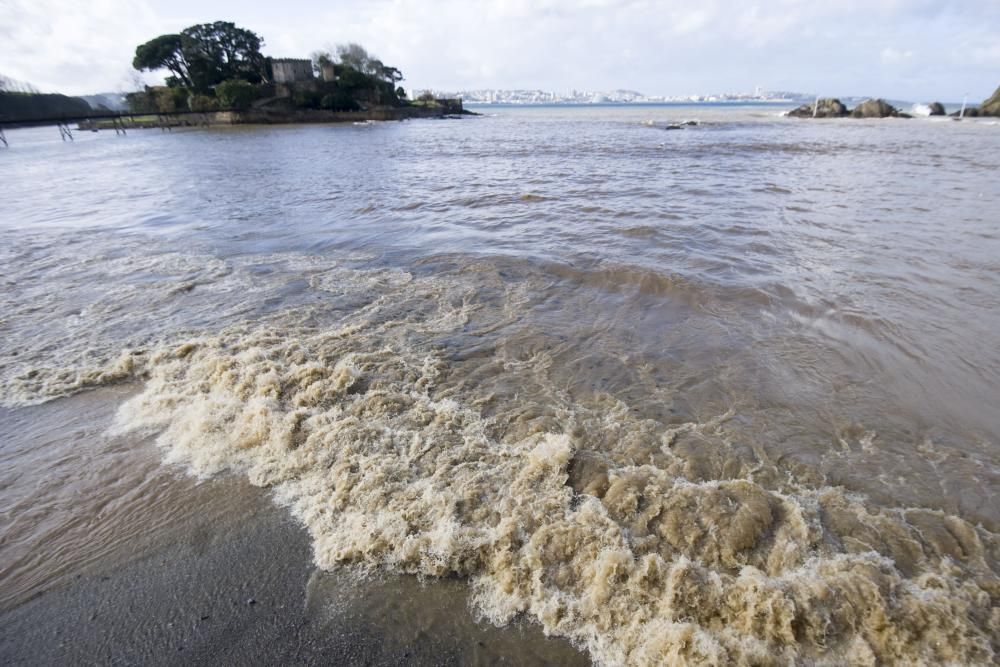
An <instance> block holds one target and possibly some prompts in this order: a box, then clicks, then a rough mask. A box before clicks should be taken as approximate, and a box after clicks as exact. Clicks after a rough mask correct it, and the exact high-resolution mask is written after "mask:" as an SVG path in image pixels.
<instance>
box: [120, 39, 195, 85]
mask: <svg viewBox="0 0 1000 667" xmlns="http://www.w3.org/2000/svg"><path fill="white" fill-rule="evenodd" d="M132 67H134V68H136V69H137V70H140V71H142V70H149V71H152V70H157V69H166V70H169V71H170V73H171V74H173V78H174V80H175V81H176V82H178V83H179V84H180V85H181V86H183V87H185V88H190V87H191V79H190V78H189V77H188V72H187V70H188V64H187V62H186V61H185V60H184V54H183V52H182V50H181V36H180V35H160V36H159V37H154V38H153V39H151V40H149V41H148V42H146V43H145V44H140V45H139V46H137V47H136V48H135V58H133V59H132Z"/></svg>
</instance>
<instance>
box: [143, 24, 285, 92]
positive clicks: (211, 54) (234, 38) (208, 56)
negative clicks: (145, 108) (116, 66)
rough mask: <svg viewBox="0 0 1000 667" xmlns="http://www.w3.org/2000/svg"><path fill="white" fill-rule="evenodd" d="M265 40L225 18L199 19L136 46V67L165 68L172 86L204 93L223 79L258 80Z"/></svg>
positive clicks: (261, 70)
mask: <svg viewBox="0 0 1000 667" xmlns="http://www.w3.org/2000/svg"><path fill="white" fill-rule="evenodd" d="M263 45H264V41H263V40H262V39H261V38H260V37H259V36H258V35H257V34H255V33H253V32H251V31H249V30H246V29H244V28H238V27H236V25H235V24H233V23H229V22H226V21H216V22H215V23H202V24H199V25H193V26H191V27H190V28H185V29H184V30H183V31H181V33H180V34H177V35H160V36H159V37H156V38H154V39H151V40H150V41H148V42H146V43H145V44H140V45H139V46H138V47H136V49H135V58H134V59H133V60H132V66H133V67H135V68H136V69H137V70H157V69H166V70H168V71H169V72H170V73H171V75H172V76H170V77H169V78H168V79H167V86H168V87H171V88H187V89H189V90H192V91H194V92H197V93H202V94H207V93H208V92H210V91H211V90H212V87H213V86H216V85H218V84H220V83H222V82H223V81H227V80H234V79H235V80H241V81H246V82H248V83H260V82H261V81H263V80H264V78H265V75H266V69H265V65H266V61H265V58H264V56H262V55H261V53H260V47H261V46H263Z"/></svg>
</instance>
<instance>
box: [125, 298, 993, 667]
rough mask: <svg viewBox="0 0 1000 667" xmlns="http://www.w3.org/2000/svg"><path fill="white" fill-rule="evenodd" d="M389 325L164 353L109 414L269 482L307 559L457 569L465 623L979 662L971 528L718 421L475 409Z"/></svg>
mask: <svg viewBox="0 0 1000 667" xmlns="http://www.w3.org/2000/svg"><path fill="white" fill-rule="evenodd" d="M441 315H442V313H436V314H435V318H432V319H429V320H424V321H423V322H422V324H421V325H422V326H431V327H434V326H450V325H445V324H442V323H443V322H446V321H447V320H448V317H455V316H456V315H455V314H454V313H451V314H449V315H448V317H446V318H445V319H444V320H442V319H441V318H440V316H441ZM459 319H461V317H460V316H459ZM401 326H402V325H401V323H400V322H399V321H393V320H388V321H384V320H380V319H379V318H373V319H372V320H370V321H368V322H364V323H360V322H359V323H357V324H354V325H349V326H346V327H345V328H343V329H340V330H333V331H325V332H323V331H307V330H303V331H298V332H292V331H288V330H284V331H280V332H278V331H274V330H269V329H257V330H247V329H240V330H234V331H230V332H227V333H225V334H223V335H221V336H219V337H213V338H206V339H202V340H199V341H196V342H195V343H194V344H195V345H196V347H195V348H193V349H192V348H191V347H190V346H187V347H184V348H183V349H182V348H165V349H162V350H159V351H158V352H157V353H155V354H153V355H152V356H151V357H150V359H149V361H148V363H147V366H146V372H147V373H148V376H149V379H148V380H147V384H146V388H145V390H144V391H143V392H142V394H140V395H139V396H137V397H136V398H134V399H132V400H131V401H129V402H128V403H126V404H125V405H124V406H123V408H122V410H121V412H120V423H121V425H122V427H123V428H150V427H152V428H162V429H163V433H162V435H161V436H160V438H159V442H160V443H161V445H162V446H163V448H164V451H165V454H166V458H167V460H168V461H170V462H175V463H183V464H185V465H187V466H189V467H190V469H191V470H192V471H193V472H194V473H196V474H198V475H211V474H214V473H217V472H220V471H223V470H237V471H242V472H245V473H246V474H247V475H248V476H249V479H250V480H251V482H252V483H254V484H257V485H262V486H268V487H272V488H273V489H274V492H275V496H276V498H277V499H278V500H279V502H281V503H283V504H286V505H287V506H289V507H290V508H291V510H292V512H293V514H294V515H295V516H296V517H297V518H298V519H299V520H301V521H302V522H303V523H304V524H305V526H306V527H307V529H308V530H309V533H310V535H311V537H312V540H313V547H314V557H315V560H316V563H317V564H318V565H319V566H320V567H322V568H327V569H333V568H336V567H338V566H340V565H343V564H353V565H358V566H361V567H367V568H372V569H373V570H378V569H387V570H389V571H394V572H403V573H412V574H419V575H426V576H451V575H459V576H462V577H467V578H469V579H470V580H471V582H472V586H473V590H474V592H475V594H474V601H475V607H476V609H477V610H478V612H479V613H481V614H483V615H485V616H486V617H487V618H489V619H491V620H493V621H494V622H496V623H501V624H502V623H505V622H508V621H509V620H511V619H512V618H514V617H515V616H516V615H517V614H519V613H522V612H526V613H528V614H529V615H531V616H532V617H534V618H536V619H537V620H538V621H539V622H540V623H541V624H542V626H543V627H544V628H545V631H546V632H547V633H550V634H553V635H556V636H563V637H567V638H570V639H571V640H572V641H574V642H575V643H576V644H577V645H579V646H581V647H585V648H586V649H587V650H588V651H589V652H590V654H591V656H592V657H593V658H594V659H595V660H596V661H597V662H599V663H602V664H621V663H626V662H628V663H633V664H647V663H648V664H652V663H658V662H662V661H670V660H679V659H686V660H691V661H695V662H702V663H710V664H727V663H731V662H751V663H760V664H770V663H781V662H787V661H793V662H795V661H814V662H818V663H824V664H825V663H829V664H834V663H842V662H844V661H848V662H851V663H856V664H864V663H871V664H874V663H877V662H948V661H953V662H963V663H979V664H986V663H989V662H990V661H991V660H992V659H993V656H994V655H995V651H996V646H995V642H996V637H997V630H998V621H1000V615H998V614H997V606H996V600H997V595H998V593H1000V580H998V578H997V576H996V574H995V572H994V570H993V569H992V568H993V567H994V565H995V562H996V561H995V556H996V550H997V541H996V537H995V536H994V535H993V534H992V533H989V532H988V531H986V530H985V529H982V528H979V527H977V526H974V525H972V524H970V523H968V522H966V521H964V520H962V519H960V518H958V517H956V516H949V515H947V514H945V513H943V512H940V511H930V510H922V509H919V508H913V509H906V508H884V507H878V506H875V505H873V504H871V503H869V502H868V501H867V500H866V499H865V498H864V497H863V496H852V495H851V494H848V493H846V492H845V491H844V490H843V489H839V488H836V487H828V486H819V487H811V486H809V485H808V484H803V483H800V482H798V481H796V480H795V479H793V478H789V477H787V475H786V473H785V472H784V471H781V470H779V469H777V468H776V467H775V466H774V465H773V464H769V463H767V462H765V461H762V460H759V459H755V458H754V457H753V456H752V455H746V454H742V455H741V454H739V453H738V450H735V449H734V448H732V447H731V446H730V445H729V444H728V443H727V442H726V441H725V431H724V429H723V428H722V426H723V424H724V423H725V421H726V419H727V418H728V416H729V415H722V416H720V417H719V418H717V419H715V420H707V421H705V422H702V423H687V424H683V425H679V426H674V427H671V428H665V427H663V426H662V425H658V424H656V423H653V422H650V421H649V420H638V419H634V418H632V417H631V416H630V413H629V410H628V408H627V406H624V405H618V406H611V410H610V411H609V412H605V413H603V414H601V413H596V412H589V411H588V410H586V409H585V408H584V407H583V406H572V405H570V406H568V407H567V409H568V410H574V412H573V413H567V414H564V415H563V419H564V423H567V424H568V427H567V428H566V429H565V431H564V432H553V431H551V430H549V429H548V428H546V424H547V422H546V421H545V420H544V419H543V420H538V419H536V418H535V417H536V416H537V415H532V414H531V412H532V411H531V410H529V411H528V412H527V413H524V412H519V413H518V414H508V415H504V416H494V417H492V418H490V419H487V418H484V417H483V415H482V414H481V413H480V412H479V411H477V410H476V409H475V408H474V407H472V406H473V405H474V404H475V403H476V401H477V400H480V399H477V398H476V397H475V396H467V397H462V398H463V400H461V401H460V400H457V399H458V398H459V397H458V396H457V395H455V394H454V393H453V392H452V391H450V390H449V377H448V366H447V364H445V362H444V361H443V360H442V359H441V358H440V357H437V356H435V355H434V354H429V353H426V352H415V351H412V350H406V349H402V348H398V347H397V348H393V347H392V346H391V345H390V344H389V341H390V340H396V341H397V342H398V341H399V339H397V338H394V333H399V331H398V328H399V327H401ZM413 326H417V325H416V324H415V323H414V322H412V321H411V322H409V323H408V324H407V325H406V327H407V328H409V327H413ZM362 334H364V335H362ZM504 419H506V420H507V423H506V424H505V425H504V426H503V427H502V428H501V427H498V424H499V422H501V421H503V420H504ZM595 443H601V444H602V448H601V449H600V451H599V452H598V451H594V450H593V446H594V445H595Z"/></svg>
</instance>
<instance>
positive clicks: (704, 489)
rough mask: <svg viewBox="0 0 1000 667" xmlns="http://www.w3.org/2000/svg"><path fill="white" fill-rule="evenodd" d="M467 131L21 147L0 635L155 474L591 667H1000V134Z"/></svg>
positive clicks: (138, 517)
mask: <svg viewBox="0 0 1000 667" xmlns="http://www.w3.org/2000/svg"><path fill="white" fill-rule="evenodd" d="M480 110H481V111H483V112H484V115H483V116H481V117H474V118H465V119H462V120H451V121H415V122H404V123H377V124H374V125H367V126H353V125H344V126H333V125H330V126H322V125H316V126H297V127H293V126H288V127H238V128H213V129H192V130H187V131H173V132H161V131H154V130H147V131H131V132H129V134H128V135H127V136H125V137H120V136H116V135H114V134H112V133H108V132H102V133H99V134H91V133H77V134H76V141H75V142H72V143H70V142H63V141H60V140H59V137H58V135H57V134H56V133H55V130H54V129H52V128H39V129H32V130H16V131H10V132H9V133H8V139H9V141H10V144H11V146H10V148H9V149H5V150H3V151H2V152H0V183H2V184H3V200H4V206H3V209H2V212H0V265H2V266H3V275H2V278H0V280H2V284H3V289H2V292H0V339H2V343H0V400H2V403H3V415H2V416H3V419H4V420H6V423H8V424H12V423H13V424H16V426H17V429H18V430H19V431H20V432H21V433H23V434H24V435H23V437H21V438H20V439H19V440H18V441H17V444H16V446H15V445H13V444H10V443H0V454H2V457H3V463H4V470H3V472H2V473H0V475H2V484H0V499H2V500H3V506H4V513H3V517H2V518H3V522H2V524H0V552H2V553H3V554H4V556H3V560H4V566H3V570H2V576H3V580H4V586H3V588H4V593H3V604H4V606H6V607H9V606H10V605H16V604H18V603H19V602H20V601H22V600H24V599H26V597H28V596H30V595H31V593H32V591H33V590H35V589H36V588H38V587H40V586H42V585H45V584H46V582H48V583H51V582H52V581H54V580H58V577H59V576H60V573H62V572H64V571H65V570H66V567H67V563H69V562H71V561H72V560H73V559H79V558H81V557H82V556H81V554H82V555H84V556H85V557H87V558H92V559H99V558H100V557H101V554H102V553H103V552H102V549H107V548H110V547H108V545H109V544H113V543H116V542H121V541H128V540H134V539H140V537H141V536H146V537H148V535H149V534H155V533H156V531H157V530H159V529H161V528H162V527H163V526H162V525H163V524H169V522H170V520H171V519H170V517H173V516H176V515H177V514H178V513H183V512H185V511H193V509H194V508H190V507H185V503H186V496H185V494H184V493H181V492H177V491H175V492H170V491H169V488H183V487H181V486H176V487H171V486H170V485H169V484H167V485H166V486H164V484H163V481H162V478H161V477H158V476H157V475H156V474H155V469H156V468H159V467H162V466H171V465H173V466H178V467H179V468H180V469H183V470H185V471H187V472H188V473H189V474H190V475H192V476H194V477H198V478H202V479H206V480H209V481H207V482H206V483H208V484H211V483H213V482H212V481H211V480H212V479H216V478H218V477H219V476H220V475H223V474H226V473H230V474H233V473H235V474H238V475H240V476H244V477H246V478H247V479H249V480H250V482H252V483H253V484H256V485H260V486H264V487H267V488H268V489H270V490H271V492H272V496H273V498H274V500H275V502H277V503H279V504H281V505H282V506H285V507H287V508H288V511H289V512H290V513H291V514H292V515H294V516H295V517H296V518H297V519H298V520H299V521H300V522H301V523H302V524H303V525H304V527H305V529H306V530H307V531H308V533H309V536H310V538H311V540H312V544H313V550H314V558H315V561H316V564H317V565H318V566H320V567H321V568H324V569H328V570H337V569H339V568H353V569H354V570H355V571H357V570H362V571H370V572H376V573H377V572H383V573H403V574H415V575H420V576H422V577H426V578H429V579H433V578H438V577H448V578H450V579H454V578H456V577H457V578H458V579H460V580H461V581H464V582H465V586H467V587H468V589H469V590H471V592H472V597H471V599H472V603H471V607H470V609H469V612H468V613H469V614H470V615H473V616H478V617H482V618H486V619H489V620H490V621H492V622H494V623H496V624H501V625H502V624H505V623H508V622H509V621H511V620H512V619H514V618H523V617H526V618H529V619H531V620H532V622H536V623H538V624H540V625H541V626H542V628H543V629H544V631H545V632H546V633H548V634H550V635H555V636H561V637H565V638H568V639H569V640H571V641H572V642H573V643H574V644H575V645H577V646H578V647H580V648H582V649H583V650H585V651H586V652H587V653H588V654H589V656H590V657H591V658H592V659H593V660H594V661H595V662H596V663H599V664H657V663H664V662H667V663H670V662H673V661H677V660H680V659H687V660H689V661H691V662H693V663H705V664H728V663H738V662H746V663H754V664H769V663H779V664H784V663H790V662H807V663H808V662H813V663H816V664H843V663H845V662H850V663H856V664H866V663H867V664H876V663H884V662H889V663H898V664H911V663H920V662H924V663H940V662H954V663H962V664H970V663H971V664H989V663H991V662H993V661H994V660H995V659H996V656H997V652H998V650H1000V647H998V643H997V642H998V636H1000V576H998V569H997V568H998V563H1000V540H998V537H997V530H1000V510H998V508H1000V457H998V443H1000V409H998V404H1000V218H998V217H997V211H998V210H1000V179H997V177H996V174H997V173H998V172H1000V128H998V126H997V125H996V124H993V123H990V122H988V121H986V122H983V121H971V122H969V121H967V122H962V123H954V122H950V121H947V120H942V119H934V118H929V119H927V118H925V119H913V120H903V119H887V120H880V121H863V120H852V119H842V120H830V121H823V120H820V121H812V120H799V119H788V118H783V117H781V116H780V115H779V114H778V112H777V110H776V109H775V108H774V107H723V108H719V107H692V106H684V107H671V106H662V107H594V108H589V107H584V108H566V107H550V108H526V109H509V108H484V109H480ZM684 120H696V121H698V124H697V125H691V126H684V129H682V130H669V131H668V130H666V129H665V128H666V127H668V126H669V125H671V124H673V123H677V122H680V121H684ZM70 395H74V398H73V399H69V400H68V399H66V398H64V397H67V396H70ZM88 396H92V397H94V398H93V399H92V400H93V401H94V402H98V401H103V404H107V403H108V402H109V401H110V402H111V404H112V405H113V410H112V413H113V416H110V417H109V418H108V419H107V420H106V421H107V422H108V425H107V428H104V427H102V428H101V429H96V430H95V429H94V428H93V427H83V426H81V427H78V428H77V427H74V426H73V424H74V423H76V421H79V420H83V421H86V418H87V416H88V413H89V412H90V409H89V408H88V407H87V406H88V405H89V403H88V401H90V400H91V399H88V398H87V397H88ZM95 404H96V403H95ZM74 428H75V430H74ZM53 433H55V435H53ZM74 439H75V442H76V443H79V442H84V441H86V442H101V443H103V444H101V445H100V447H98V449H99V450H100V451H99V455H97V454H94V450H93V449H92V448H91V449H87V448H86V447H82V446H80V445H79V444H73V443H74ZM56 440H59V442H60V443H62V444H61V445H59V446H58V447H56V449H55V450H52V447H53V446H54V445H52V443H53V442H55V441H56ZM150 440H152V441H154V442H155V443H156V448H155V449H153V451H156V452H158V455H157V456H156V457H154V458H153V459H150V458H149V457H148V455H145V454H137V453H135V452H140V451H149V450H143V449H142V446H141V445H142V443H148V442H149V441H150ZM67 443H69V444H67ZM133 450H134V451H133ZM52 451H55V452H56V453H54V454H53V453H51V452H52ZM45 452H49V454H46V453H45ZM130 452H132V453H130ZM130 456H131V457H132V458H131V459H129V458H128V457H130ZM136 457H138V460H139V461H140V464H136V463H135V461H136V460H137V459H136ZM143 457H145V458H143ZM126 462H127V465H126ZM54 479H56V480H59V481H58V483H53V480H54ZM150 480H158V481H156V483H155V484H153V483H152V482H150ZM154 487H155V488H154ZM67 495H69V496H72V502H69V501H67V499H66V496H67ZM109 503H110V504H116V503H117V504H121V503H126V504H127V507H128V511H127V512H119V513H117V514H115V515H114V516H116V517H121V516H125V517H127V520H125V519H115V520H114V521H111V520H105V521H103V522H102V519H101V517H102V516H105V514H104V512H105V509H106V507H107V506H108V504H109ZM233 505H234V506H233V507H231V508H229V509H227V510H226V512H227V513H229V512H232V513H233V514H234V515H239V513H240V510H239V507H238V500H234V501H233ZM81 517H84V519H83V520H82V524H81ZM219 520H220V521H221V520H224V518H223V517H222V516H220V518H219ZM241 520H252V517H243V518H241ZM116 522H117V523H116ZM80 525H83V526H86V527H87V528H86V530H83V529H80ZM95 526H96V527H97V528H96V529H95ZM163 529H164V530H165V528H163ZM98 542H99V543H100V544H101V545H103V546H101V547H95V546H94V544H96V543H98Z"/></svg>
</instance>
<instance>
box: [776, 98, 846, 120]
mask: <svg viewBox="0 0 1000 667" xmlns="http://www.w3.org/2000/svg"><path fill="white" fill-rule="evenodd" d="M814 112H815V116H814V115H813V113H814ZM788 115H789V116H794V117H795V118H814V117H815V118H843V117H844V116H846V115H847V107H845V106H844V105H843V104H842V103H841V102H840V100H838V99H835V98H832V97H824V98H823V99H821V100H819V101H818V102H815V103H813V104H803V105H802V106H800V107H799V108H797V109H792V110H791V111H789V112H788Z"/></svg>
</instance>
